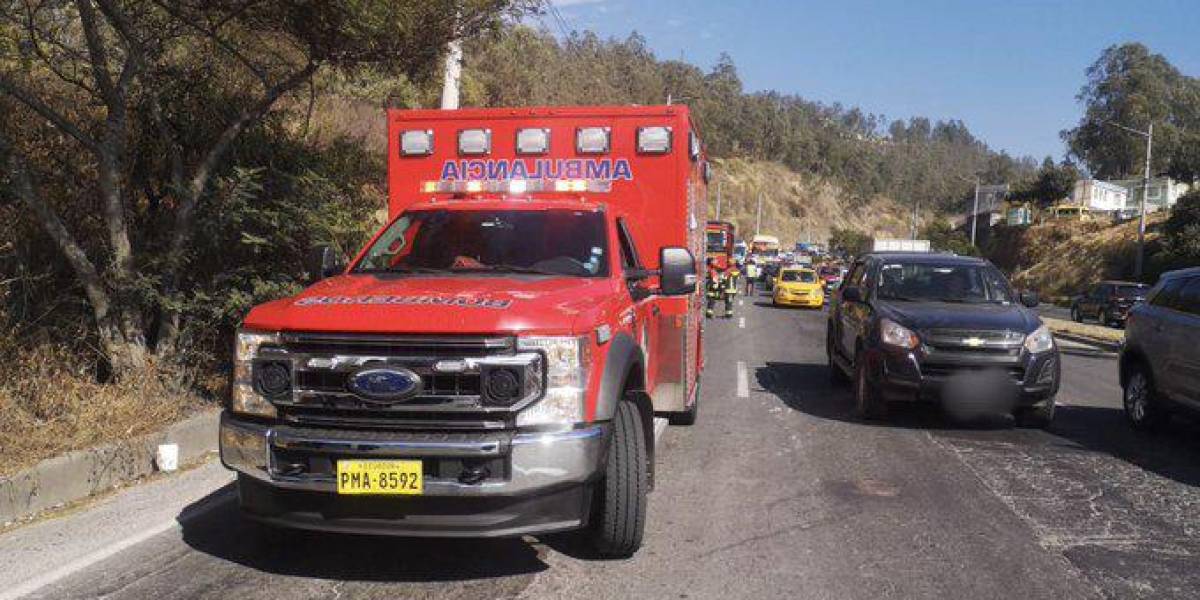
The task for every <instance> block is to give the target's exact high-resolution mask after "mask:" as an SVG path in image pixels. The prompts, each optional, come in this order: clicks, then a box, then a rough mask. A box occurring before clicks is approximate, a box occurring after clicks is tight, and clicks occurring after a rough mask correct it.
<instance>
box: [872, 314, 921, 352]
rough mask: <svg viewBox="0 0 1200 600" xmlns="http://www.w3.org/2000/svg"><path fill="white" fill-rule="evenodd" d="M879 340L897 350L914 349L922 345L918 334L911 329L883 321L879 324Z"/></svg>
mask: <svg viewBox="0 0 1200 600" xmlns="http://www.w3.org/2000/svg"><path fill="white" fill-rule="evenodd" d="M879 339H880V341H882V342H883V343H885V344H887V345H889V346H895V347H897V348H906V349H909V350H911V349H913V348H916V347H917V346H918V345H919V344H920V343H921V341H920V339H918V338H917V334H915V333H913V332H912V330H911V329H909V328H907V327H905V326H903V325H901V324H899V323H897V322H895V321H893V320H891V319H883V320H882V321H880V322H879Z"/></svg>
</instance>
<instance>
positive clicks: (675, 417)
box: [667, 380, 700, 427]
mask: <svg viewBox="0 0 1200 600" xmlns="http://www.w3.org/2000/svg"><path fill="white" fill-rule="evenodd" d="M699 410H700V381H699V380H697V381H696V401H695V402H693V403H692V407H691V408H689V409H687V410H685V411H683V412H677V413H671V414H670V416H668V417H667V421H668V422H669V423H670V424H672V425H678V426H681V427H690V426H692V425H695V424H696V412H697V411H699Z"/></svg>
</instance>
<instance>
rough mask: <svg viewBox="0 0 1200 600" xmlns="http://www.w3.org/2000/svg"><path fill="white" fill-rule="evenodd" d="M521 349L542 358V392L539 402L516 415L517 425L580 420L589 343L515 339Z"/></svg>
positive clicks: (568, 339)
mask: <svg viewBox="0 0 1200 600" xmlns="http://www.w3.org/2000/svg"><path fill="white" fill-rule="evenodd" d="M517 347H518V348H520V349H521V350H540V351H542V352H543V353H545V355H546V393H545V395H544V396H543V397H542V399H541V400H539V401H538V402H535V403H534V404H533V405H532V406H530V407H529V408H526V409H525V410H523V411H521V412H520V413H517V426H518V427H526V426H530V425H551V424H554V425H569V424H574V423H578V422H580V421H583V419H584V408H585V406H584V405H585V399H584V396H585V394H586V390H587V375H588V368H589V367H590V366H591V351H590V348H591V346H590V341H589V339H588V338H586V337H524V338H519V339H518V341H517Z"/></svg>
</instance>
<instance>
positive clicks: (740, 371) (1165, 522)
mask: <svg viewBox="0 0 1200 600" xmlns="http://www.w3.org/2000/svg"><path fill="white" fill-rule="evenodd" d="M762 300H764V299H759V301H760V302H761V301H762ZM764 304H765V303H764ZM738 311H739V312H738V318H734V319H730V320H715V321H710V322H709V325H708V329H707V332H706V343H707V344H708V346H707V356H708V366H707V370H706V372H705V375H704V387H703V400H702V405H701V413H700V419H699V422H698V423H697V425H696V426H694V427H690V428H670V429H668V430H667V431H666V432H665V434H664V435H663V437H662V440H661V442H660V447H659V451H658V461H659V463H658V465H659V466H658V469H659V470H658V483H657V485H658V487H657V489H656V490H655V491H654V493H653V494H652V496H651V508H650V514H649V521H648V524H647V530H646V545H645V546H644V548H643V549H642V551H641V552H639V553H638V554H637V555H636V556H635V557H634V558H632V559H630V560H623V561H598V560H592V559H590V558H588V556H587V555H586V553H584V552H581V551H580V549H579V547H578V546H577V545H576V543H575V541H574V539H573V538H571V537H570V536H551V537H548V538H546V539H540V540H539V539H533V538H526V539H518V540H500V541H458V542H447V541H428V540H401V539H388V538H371V537H353V536H340V535H320V534H308V533H273V532H271V531H268V530H265V529H263V528H260V527H257V526H254V525H251V524H247V523H244V522H242V521H241V520H239V519H238V517H237V514H236V510H235V507H234V504H233V497H232V493H231V489H230V487H229V486H228V485H227V484H226V482H227V481H228V480H229V479H228V476H227V475H225V474H222V473H220V471H219V467H218V466H215V465H209V466H207V467H204V468H201V469H199V470H196V471H193V472H191V473H186V474H181V475H178V476H176V477H175V478H169V479H166V480H162V481H158V482H155V483H153V484H152V486H154V487H149V488H145V489H141V490H131V491H130V492H128V493H127V494H126V495H127V496H129V497H140V498H143V499H146V498H149V499H150V500H157V501H159V502H160V503H161V504H163V505H169V504H170V502H171V501H173V499H176V498H177V497H185V498H186V505H187V507H186V508H185V509H184V510H183V511H182V512H181V513H180V516H179V517H178V518H177V519H176V520H177V521H178V523H179V525H178V526H171V527H164V528H161V530H160V529H153V528H152V529H146V527H148V525H147V523H146V521H147V517H144V516H142V513H141V512H139V511H150V510H151V509H150V508H146V507H142V508H138V506H139V505H138V504H137V503H135V502H133V501H132V500H128V499H126V498H125V496H121V497H117V498H113V499H110V500H108V501H105V503H103V505H102V506H100V507H98V508H94V509H92V510H91V511H83V512H81V513H77V514H73V515H68V516H66V517H62V518H60V519H56V520H54V521H48V522H43V523H39V524H36V525H31V526H26V527H23V528H20V529H17V530H15V531H11V532H8V533H6V534H3V535H0V565H4V564H8V565H10V567H9V571H7V572H6V571H4V568H3V567H0V584H4V586H5V587H0V598H2V597H3V596H4V592H3V589H6V587H7V588H9V589H12V588H11V585H13V584H14V582H20V581H21V577H25V578H26V579H29V578H31V577H35V576H38V575H39V574H41V575H42V576H43V577H49V579H51V580H52V581H47V585H46V586H44V587H41V588H40V589H38V590H37V591H36V592H35V593H34V597H42V598H54V599H62V598H90V597H96V596H102V597H106V598H121V599H124V598H260V597H261V598H504V597H521V598H588V599H593V600H594V599H603V598H836V599H843V598H872V599H874V598H914V597H925V598H934V597H936V598H1053V599H1055V600H1065V599H1070V598H1095V597H1108V598H1141V597H1147V598H1149V597H1161V598H1173V597H1177V598H1185V597H1195V591H1196V590H1197V589H1200V568H1198V567H1200V521H1198V520H1197V519H1196V513H1197V511H1198V510H1200V460H1198V459H1200V441H1198V438H1200V436H1196V435H1195V432H1196V431H1197V428H1196V426H1193V425H1190V424H1183V423H1177V424H1174V425H1173V426H1172V427H1171V428H1170V429H1169V430H1168V431H1166V432H1164V433H1160V434H1156V435H1142V434H1136V433H1133V432H1131V431H1130V430H1129V429H1128V428H1127V427H1126V426H1125V424H1124V422H1123V421H1122V417H1121V414H1120V411H1119V402H1120V393H1119V389H1118V388H1117V382H1116V372H1115V361H1114V359H1113V357H1112V356H1111V355H1105V354H1102V353H1097V352H1093V351H1090V350H1087V349H1086V348H1081V347H1071V348H1069V349H1067V352H1068V353H1067V354H1066V355H1065V356H1064V377H1065V380H1064V387H1063V390H1062V393H1061V396H1060V400H1061V402H1062V404H1063V405H1064V406H1062V408H1061V412H1060V413H1059V415H1058V418H1057V419H1056V422H1055V424H1054V425H1053V427H1052V428H1051V430H1050V431H1035V430H1020V429H1013V428H1012V427H1011V425H1010V424H1009V423H1008V422H1007V421H1006V420H1004V419H1000V418H998V419H996V420H995V421H994V422H991V423H985V424H982V425H972V426H966V425H961V424H956V423H952V422H949V421H947V420H946V419H945V418H943V417H942V416H941V415H940V414H938V412H937V411H936V410H921V409H909V410H900V411H897V412H896V414H895V415H894V416H893V418H892V419H891V420H890V421H889V422H885V423H862V422H858V421H856V420H854V419H853V418H852V417H850V416H849V413H850V396H849V391H848V390H847V389H844V388H841V387H835V386H833V385H832V384H831V383H829V379H828V372H827V369H826V365H825V357H824V350H823V340H824V331H825V329H824V328H825V325H824V315H823V314H822V313H820V312H816V311H802V310H782V309H774V308H771V307H769V306H765V305H763V306H759V305H755V304H752V303H751V302H747V306H742V307H740V308H739V309H738ZM743 319H744V321H743ZM743 323H744V327H742V326H739V325H741V324H743ZM206 486H207V487H206ZM178 490H186V491H187V494H191V496H187V495H185V494H184V492H182V491H178ZM150 500H146V502H147V503H148V504H153V502H151V501H150ZM180 502H181V503H182V502H184V501H180ZM181 505H182V504H181ZM101 511H108V512H107V513H103V512H101ZM105 514H108V515H110V516H104V515H105ZM122 530H125V531H127V532H128V533H127V534H126V538H125V539H124V540H123V541H122V540H121V538H120V532H121V531H122ZM136 532H141V533H140V534H137V535H136V537H135V538H133V541H129V539H130V538H129V537H128V536H132V535H135V533H136ZM104 536H113V537H112V539H113V540H114V541H113V542H104V541H101V542H94V543H96V544H98V545H100V546H103V547H106V548H109V551H108V552H107V553H105V554H102V555H100V556H101V557H103V558H102V559H98V558H93V559H91V560H81V561H80V562H78V563H77V564H78V567H77V568H76V567H71V566H70V565H72V564H76V563H71V562H69V561H65V560H64V559H62V558H60V557H58V555H56V554H55V553H56V552H59V553H60V554H61V552H65V551H66V550H61V551H60V550H58V549H56V548H60V547H61V548H69V547H70V546H71V545H72V544H76V545H78V544H80V543H84V542H85V541H87V540H89V539H92V540H96V539H99V538H103V537H104ZM114 543H116V544H117V545H116V546H113V544H114ZM93 556H95V555H93ZM20 557H25V558H21V559H20V560H19V561H18V560H16V559H18V558H20ZM14 564H21V565H26V564H27V567H25V569H24V571H25V572H21V571H22V568H21V567H13V566H12V565H14ZM63 564H66V565H68V566H66V567H62V566H60V565H63ZM54 568H57V569H59V570H60V571H61V573H60V572H58V571H52V570H51V569H54ZM47 571H49V572H50V573H51V574H52V576H46V575H45V573H46V572H47ZM6 578H7V579H6Z"/></svg>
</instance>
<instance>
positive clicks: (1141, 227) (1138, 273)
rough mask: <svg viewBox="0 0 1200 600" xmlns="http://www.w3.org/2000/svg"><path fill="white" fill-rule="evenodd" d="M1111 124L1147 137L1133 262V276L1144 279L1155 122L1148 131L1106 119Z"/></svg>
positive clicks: (1138, 279) (1136, 278)
mask: <svg viewBox="0 0 1200 600" xmlns="http://www.w3.org/2000/svg"><path fill="white" fill-rule="evenodd" d="M1105 123H1108V124H1109V125H1112V126H1113V127H1116V128H1118V129H1122V130H1125V131H1128V132H1129V133H1132V134H1134V135H1140V136H1142V137H1144V138H1146V166H1145V169H1144V170H1143V171H1142V199H1141V200H1140V201H1139V202H1138V243H1137V255H1136V257H1135V259H1134V263H1133V278H1134V279H1135V280H1137V281H1141V280H1142V267H1143V264H1144V262H1145V256H1146V196H1149V195H1150V152H1151V151H1152V150H1153V148H1154V123H1153V122H1151V123H1150V125H1149V126H1148V127H1147V128H1146V131H1142V130H1140V129H1134V128H1132V127H1126V126H1124V125H1122V124H1120V123H1114V122H1112V121H1105Z"/></svg>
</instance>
